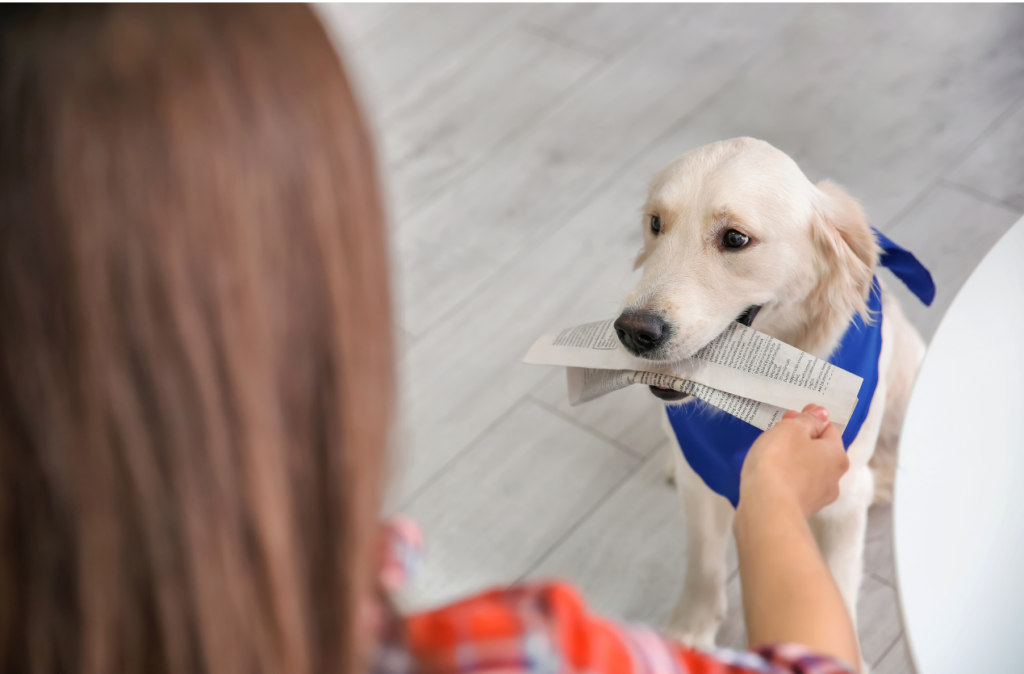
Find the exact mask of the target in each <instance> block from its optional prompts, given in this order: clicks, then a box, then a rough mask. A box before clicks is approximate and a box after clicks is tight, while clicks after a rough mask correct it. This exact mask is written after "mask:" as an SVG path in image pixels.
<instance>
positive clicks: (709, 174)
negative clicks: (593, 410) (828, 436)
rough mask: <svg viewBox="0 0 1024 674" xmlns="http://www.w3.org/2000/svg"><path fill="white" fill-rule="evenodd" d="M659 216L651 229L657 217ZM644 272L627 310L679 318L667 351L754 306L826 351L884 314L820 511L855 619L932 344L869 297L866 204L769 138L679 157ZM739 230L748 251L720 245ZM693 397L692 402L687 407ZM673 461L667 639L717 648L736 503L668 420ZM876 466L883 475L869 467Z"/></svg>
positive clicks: (790, 338)
mask: <svg viewBox="0 0 1024 674" xmlns="http://www.w3.org/2000/svg"><path fill="white" fill-rule="evenodd" d="M652 215H657V216H658V217H659V218H660V219H661V232H660V233H658V234H654V233H653V232H652V231H651V228H650V217H651V216H652ZM642 226H643V228H644V247H643V249H642V250H641V251H640V254H639V255H638V257H637V261H636V264H637V266H641V265H642V266H643V276H642V278H641V280H640V282H639V283H638V284H637V286H636V287H635V288H634V289H633V290H632V292H630V294H629V295H628V296H627V298H626V299H625V301H624V302H623V309H624V310H625V309H633V310H643V311H648V312H655V313H657V314H658V315H659V316H661V317H662V318H663V319H664V320H666V321H667V322H668V323H669V324H670V325H671V330H672V332H671V337H670V340H669V342H668V344H667V345H665V347H663V349H662V350H661V351H659V352H658V357H659V359H662V360H679V359H683V358H687V357H689V356H691V355H692V354H693V353H695V352H696V351H697V350H699V349H700V348H701V347H702V346H704V345H705V344H707V343H708V342H710V341H711V340H712V339H713V338H714V337H715V336H717V335H718V334H719V333H720V332H722V330H724V329H725V327H726V326H727V325H729V323H730V322H731V321H733V320H735V319H736V317H737V316H739V315H740V314H741V313H742V312H743V311H744V309H746V308H747V307H749V306H751V305H758V304H759V305H763V308H762V309H761V311H760V313H759V314H758V315H757V318H756V320H755V321H754V324H753V325H754V327H755V328H756V329H758V330H760V331H762V332H765V333H767V334H769V335H772V336H774V337H777V338H779V339H781V340H783V341H785V342H787V343H789V344H792V345H794V346H797V347H799V348H800V349H803V350H804V351H807V352H809V353H812V354H814V355H816V356H818V357H821V358H827V357H828V356H829V355H830V354H831V352H832V351H833V350H834V349H835V347H836V346H837V345H838V343H839V340H840V339H841V337H842V335H843V332H844V330H845V329H846V326H847V324H848V323H849V321H850V320H851V318H852V317H853V316H854V314H856V313H859V314H861V315H862V316H864V317H865V319H866V320H882V321H883V323H882V331H883V332H882V335H883V348H882V353H881V356H880V358H879V382H878V386H877V388H876V390H875V394H874V397H873V398H872V401H871V408H870V411H869V413H868V417H867V419H866V420H865V422H864V424H863V426H862V427H861V430H860V433H859V434H858V436H857V438H856V439H855V440H854V442H853V443H852V444H851V446H850V447H849V450H848V453H849V456H850V469H849V471H848V472H847V474H846V475H845V476H844V477H843V479H842V482H841V484H840V497H839V499H838V500H837V501H836V502H835V503H833V504H832V505H830V506H828V507H827V508H825V509H824V510H822V511H821V512H820V513H819V514H817V515H816V516H815V517H814V518H812V522H811V525H812V529H813V531H814V534H815V537H816V539H817V540H818V543H819V546H820V547H821V550H822V553H823V555H824V557H825V559H826V561H827V563H828V564H829V567H830V569H831V570H832V573H833V575H834V576H835V578H836V581H837V583H838V585H839V587H840V590H841V592H842V594H843V597H844V598H845V600H846V603H847V606H848V607H849V608H850V611H851V613H852V614H853V615H854V619H855V620H856V600H857V593H858V591H859V588H860V583H861V576H862V571H863V550H864V535H865V529H866V525H867V510H868V507H869V506H870V505H871V503H872V501H873V499H874V498H875V497H876V495H879V496H882V497H883V498H884V497H887V496H888V495H889V494H891V488H892V471H893V468H894V465H895V449H896V445H897V442H898V439H899V429H900V427H901V425H902V420H903V413H904V410H905V408H906V403H907V397H908V395H909V393H910V388H911V386H912V384H913V381H914V378H915V376H916V374H917V368H918V365H919V364H920V361H921V358H922V357H923V354H924V343H923V341H922V340H921V337H920V336H919V335H918V333H917V332H916V330H915V329H914V328H913V327H912V326H911V325H910V323H909V322H908V321H907V320H906V318H905V317H904V315H903V312H902V311H901V309H900V307H899V304H898V303H897V302H896V300H895V298H893V297H892V296H891V295H890V294H889V293H888V292H886V291H885V289H884V287H883V309H882V316H881V317H879V316H874V317H871V316H868V315H867V309H866V304H865V303H866V299H867V297H868V293H869V290H870V284H871V279H872V277H873V274H874V271H875V267H876V265H877V261H878V255H879V249H878V246H877V244H876V242H875V238H874V236H873V234H872V232H871V230H870V228H869V227H868V225H867V222H866V220H865V217H864V213H863V211H862V209H861V208H860V206H859V204H858V203H857V202H856V201H855V200H854V199H853V198H851V197H850V196H848V195H847V194H846V193H845V192H843V191H842V190H841V189H840V188H838V187H837V186H835V185H833V184H832V183H829V182H822V183H819V184H817V185H814V184H812V183H811V182H810V181H809V180H808V179H807V178H806V177H805V176H804V174H803V173H802V172H801V171H800V169H799V167H797V165H796V163H795V162H794V161H793V160H792V159H790V158H789V157H788V156H787V155H785V154H784V153H782V152H780V151H779V150H777V149H775V148H774V147H772V146H771V145H769V144H768V143H765V142H763V141H759V140H754V139H751V138H737V139H733V140H728V141H722V142H719V143H713V144H711V145H707V146H704V147H701V148H698V149H696V150H693V151H691V152H688V153H687V154H685V155H683V156H682V157H680V158H679V159H677V160H676V161H675V162H673V163H672V164H671V165H669V166H668V167H667V168H665V169H664V170H663V171H661V173H659V174H658V175H657V176H656V177H655V179H654V181H653V183H652V185H651V188H650V192H649V195H648V199H647V203H646V205H645V209H644V217H643V224H642ZM728 229H737V230H739V231H741V232H742V233H744V234H746V235H748V236H750V237H751V241H752V243H751V244H750V245H749V246H748V247H747V248H745V249H742V250H739V251H729V250H725V249H723V248H722V247H721V246H719V245H718V242H719V241H720V240H721V236H722V234H723V233H724V232H725V231H726V230H728ZM684 404H692V403H684ZM664 426H665V431H666V433H667V434H668V436H669V437H670V438H671V439H672V444H671V450H672V461H673V463H674V473H675V482H676V486H677V489H678V492H679V498H680V502H681V504H682V506H683V509H684V511H685V517H686V521H687V541H688V545H687V571H686V578H685V581H684V584H683V592H682V596H681V598H680V601H679V605H678V606H677V608H676V610H675V612H674V613H673V615H672V618H671V620H670V624H669V626H668V630H669V633H670V634H672V635H673V636H675V637H677V638H679V639H680V640H682V641H684V642H686V643H689V644H694V645H702V646H710V645H712V644H713V643H714V638H715V633H716V632H717V630H718V626H719V624H720V623H721V621H722V619H723V618H724V616H725V611H726V599H725V582H726V576H727V568H726V562H725V553H726V546H727V544H728V539H729V534H730V530H731V524H732V516H733V509H732V506H731V505H730V504H729V502H728V501H727V500H726V499H725V498H723V497H721V496H719V495H717V494H715V493H714V492H712V491H711V490H710V489H708V487H707V486H706V485H704V483H703V482H702V481H701V480H700V478H699V477H697V476H696V475H695V474H694V473H693V471H692V470H691V469H690V467H689V466H688V465H687V463H686V460H685V458H684V457H683V454H682V451H681V448H680V447H679V446H678V444H677V443H676V438H675V434H674V433H673V432H672V429H671V427H670V426H669V425H668V423H667V419H666V420H665V423H664ZM872 457H875V460H874V462H873V465H874V466H875V467H876V471H874V472H873V471H872Z"/></svg>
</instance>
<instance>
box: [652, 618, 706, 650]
mask: <svg viewBox="0 0 1024 674" xmlns="http://www.w3.org/2000/svg"><path fill="white" fill-rule="evenodd" d="M716 634H718V622H717V621H716V622H714V623H712V624H708V625H705V626H703V627H699V628H697V629H691V628H689V627H682V626H678V627H676V626H673V625H669V626H668V627H666V628H665V636H667V637H669V638H670V639H674V640H676V641H678V642H679V643H681V644H683V645H684V646H689V647H690V648H700V649H704V650H707V649H711V648H714V647H715V635H716Z"/></svg>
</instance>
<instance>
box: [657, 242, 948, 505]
mask: <svg viewBox="0 0 1024 674" xmlns="http://www.w3.org/2000/svg"><path fill="white" fill-rule="evenodd" d="M875 236H876V237H877V238H878V243H879V244H880V245H881V247H882V256H881V258H880V259H879V261H878V262H879V264H881V265H882V266H883V267H887V268H888V269H889V270H891V271H892V273H893V274H895V275H896V277H897V278H899V279H900V280H901V281H903V283H905V284H906V286H907V287H908V288H910V290H911V292H913V293H914V294H915V295H917V297H918V299H920V300H921V301H922V302H924V303H925V304H926V305H929V306H930V305H931V303H932V300H933V299H935V283H934V282H933V281H932V275H931V274H930V273H929V272H928V270H927V269H925V267H924V265H922V264H921V263H920V262H918V261H917V258H915V257H914V256H913V254H912V253H910V252H909V251H907V250H904V249H903V248H900V247H899V246H898V245H896V244H895V243H893V242H892V241H890V240H889V239H888V238H887V237H886V236H885V235H884V234H882V233H881V232H879V231H878V230H875ZM868 310H869V311H870V312H871V315H872V316H873V317H877V319H876V320H874V321H872V322H871V323H870V324H865V323H864V321H863V320H862V319H861V317H860V316H859V315H856V316H854V317H853V320H852V321H850V325H849V326H847V328H846V332H845V333H844V334H843V338H842V340H841V341H840V342H839V346H838V347H837V348H836V350H835V351H834V352H833V353H832V355H831V356H830V357H829V359H828V362H830V363H832V364H833V365H835V366H836V367H838V368H840V369H843V370H846V371H848V372H852V373H853V374H855V375H857V376H858V377H862V378H863V379H864V382H863V383H862V384H861V387H860V393H859V394H858V400H857V407H856V408H854V410H853V415H852V416H851V417H850V422H849V423H848V424H847V425H846V430H845V431H843V445H844V446H845V447H846V448H847V449H849V447H850V443H851V442H853V440H854V438H856V437H857V433H859V432H860V427H861V425H863V423H864V419H865V418H866V417H867V415H868V409H869V408H870V407H871V398H872V397H873V396H874V394H875V386H876V385H877V384H878V356H879V355H880V354H881V352H882V295H881V289H880V288H879V286H878V279H877V278H876V279H873V280H872V284H871V295H870V296H869V297H868ZM666 411H667V412H668V419H669V422H671V424H672V429H673V430H674V431H675V434H676V438H678V440H679V446H680V447H682V449H683V455H684V456H685V457H686V462H687V463H689V464H690V466H691V467H692V468H693V470H694V472H695V473H697V475H700V477H701V479H703V480H704V482H705V484H707V485H708V486H709V487H711V489H712V491H714V492H716V493H718V494H721V495H722V496H724V497H725V498H727V499H729V501H730V502H731V503H732V505H733V507H735V506H736V505H737V504H738V503H739V500H740V470H741V469H742V468H743V461H744V459H746V458H747V452H748V451H750V446H751V445H752V444H754V440H756V439H757V436H759V435H760V434H761V431H760V430H759V429H758V428H756V427H754V426H751V425H750V424H748V423H747V422H745V421H741V420H740V419H737V418H736V417H734V416H731V415H729V414H725V413H722V412H719V411H716V410H714V408H711V407H708V406H707V405H701V404H699V403H698V404H695V405H685V406H679V405H673V406H668V407H666Z"/></svg>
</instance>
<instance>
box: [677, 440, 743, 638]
mask: <svg viewBox="0 0 1024 674" xmlns="http://www.w3.org/2000/svg"><path fill="white" fill-rule="evenodd" d="M670 430H671V429H670ZM671 438H672V444H671V445H670V446H669V448H670V450H671V451H672V452H673V453H674V456H675V459H674V460H675V482H676V491H677V493H678V494H679V500H680V502H681V504H682V507H683V516H684V517H685V519H686V576H685V580H684V581H683V592H682V595H681V596H680V598H679V604H678V605H677V606H676V608H675V611H673V613H672V617H671V619H670V621H669V624H668V626H667V627H666V632H667V633H668V635H669V636H670V637H673V638H675V639H678V640H680V641H682V642H683V643H685V644H687V645H690V646H699V647H705V648H706V647H711V646H714V644H715V634H716V633H717V632H718V626H719V625H720V624H721V623H722V620H724V619H725V612H726V608H727V600H726V594H725V582H726V579H727V577H728V568H727V566H726V561H725V553H726V546H728V544H729V531H730V530H731V527H732V518H733V514H734V510H733V508H732V505H731V504H730V503H729V501H727V500H726V499H725V498H723V497H722V496H719V495H718V494H716V493H715V492H713V491H711V490H710V489H709V488H708V486H707V485H706V484H704V482H703V481H702V480H701V479H700V478H699V477H698V476H697V474H696V473H694V472H693V469H692V468H690V465H689V464H688V463H686V459H685V458H684V457H683V452H682V450H681V449H680V448H679V444H678V442H676V439H675V434H674V433H671Z"/></svg>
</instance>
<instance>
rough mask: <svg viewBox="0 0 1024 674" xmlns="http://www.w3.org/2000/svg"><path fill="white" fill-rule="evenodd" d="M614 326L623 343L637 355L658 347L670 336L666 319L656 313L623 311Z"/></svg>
mask: <svg viewBox="0 0 1024 674" xmlns="http://www.w3.org/2000/svg"><path fill="white" fill-rule="evenodd" d="M612 326H613V327H614V328H615V334H617V335H618V336H619V341H620V342H622V345H623V346H625V347H626V348H627V349H629V350H630V351H631V352H632V353H633V354H634V355H637V356H640V355H643V354H645V353H647V352H649V351H653V350H654V349H656V348H658V347H659V346H661V344H662V343H663V342H664V341H665V339H666V337H667V336H668V330H667V329H666V325H665V321H663V320H661V318H660V317H659V316H657V315H656V314H648V313H643V312H628V313H627V312H623V314H622V315H621V316H619V317H618V318H617V319H615V323H613V324H612Z"/></svg>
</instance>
